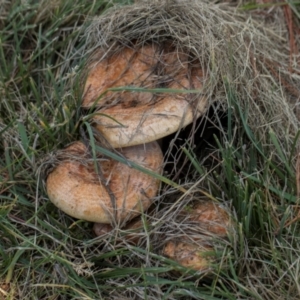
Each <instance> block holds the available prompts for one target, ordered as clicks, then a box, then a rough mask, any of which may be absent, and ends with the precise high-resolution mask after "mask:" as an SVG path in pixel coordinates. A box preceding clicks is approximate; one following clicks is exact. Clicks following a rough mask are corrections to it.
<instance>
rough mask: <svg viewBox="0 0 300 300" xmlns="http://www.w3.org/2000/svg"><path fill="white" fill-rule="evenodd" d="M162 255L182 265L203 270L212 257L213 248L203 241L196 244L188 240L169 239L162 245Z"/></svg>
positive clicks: (208, 264) (209, 263)
mask: <svg viewBox="0 0 300 300" xmlns="http://www.w3.org/2000/svg"><path fill="white" fill-rule="evenodd" d="M163 255H165V256H167V257H168V258H170V259H173V260H175V261H176V262H177V263H179V264H180V265H182V266H183V267H186V268H191V269H194V270H196V271H205V270H207V269H208V268H209V267H210V265H211V262H212V260H213V259H214V249H213V248H212V247H210V246H208V245H206V244H205V243H204V242H203V243H202V244H200V245H197V244H195V243H192V242H188V241H185V242H180V241H178V242H177V241H170V242H168V243H167V244H166V246H165V247H164V249H163Z"/></svg>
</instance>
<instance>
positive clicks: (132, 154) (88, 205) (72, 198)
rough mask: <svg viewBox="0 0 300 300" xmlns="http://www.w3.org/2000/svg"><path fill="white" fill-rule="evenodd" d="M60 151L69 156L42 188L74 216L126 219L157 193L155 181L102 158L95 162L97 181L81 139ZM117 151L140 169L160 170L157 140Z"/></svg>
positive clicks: (142, 208)
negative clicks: (100, 173) (98, 172)
mask: <svg viewBox="0 0 300 300" xmlns="http://www.w3.org/2000/svg"><path fill="white" fill-rule="evenodd" d="M63 152H64V153H66V154H67V153H69V158H68V159H65V160H63V161H61V162H60V163H59V164H58V165H57V166H56V167H55V168H54V169H53V171H52V172H51V173H50V174H49V175H48V177H47V180H46V189H47V192H48V196H49V199H50V200H51V201H52V202H53V203H54V204H55V205H56V206H57V207H58V208H60V209H61V210H62V211H64V212H65V213H67V214H68V215H70V216H72V217H74V218H78V219H83V220H86V221H91V222H99V223H107V224H109V223H113V221H124V220H129V219H131V218H133V217H135V216H136V215H138V214H140V213H141V211H143V210H146V209H147V208H148V207H149V206H150V205H151V203H152V200H153V197H155V196H156V194H157V191H158V189H159V184H160V182H159V180H157V179H155V178H153V177H151V176H149V175H147V174H144V173H142V172H140V171H138V170H136V169H134V168H131V167H130V166H128V165H125V164H122V163H120V162H117V161H115V160H112V159H104V158H103V157H102V160H101V161H100V162H99V165H100V168H101V171H102V180H101V176H99V175H98V174H97V173H96V172H95V168H94V162H93V159H91V156H90V155H89V153H88V150H87V149H86V147H85V146H84V144H83V143H81V142H76V143H73V144H72V145H70V146H69V147H67V148H66V149H64V150H63ZM119 152H120V153H121V154H122V155H123V156H124V157H126V158H127V159H128V160H129V161H132V162H135V163H137V164H139V165H141V166H143V167H144V168H147V169H149V170H152V171H155V172H158V173H160V172H161V170H162V164H163V154H162V152H161V149H160V147H159V145H158V144H157V142H153V143H149V144H145V145H139V146H135V147H128V148H124V149H122V150H119ZM106 187H108V188H106ZM110 191H111V192H112V194H111V196H110ZM115 218H116V219H115Z"/></svg>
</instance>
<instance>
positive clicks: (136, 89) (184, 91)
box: [102, 86, 201, 95]
mask: <svg viewBox="0 0 300 300" xmlns="http://www.w3.org/2000/svg"><path fill="white" fill-rule="evenodd" d="M108 91H113V92H122V91H126V92H145V93H146V92H150V93H166V94H167V93H170V94H199V93H200V92H201V90H192V89H169V88H155V89H146V88H141V87H126V86H124V87H115V88H109V89H107V90H106V91H105V92H104V93H103V94H102V95H105V94H106V93H107V92H108Z"/></svg>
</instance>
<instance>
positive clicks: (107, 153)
mask: <svg viewBox="0 0 300 300" xmlns="http://www.w3.org/2000/svg"><path fill="white" fill-rule="evenodd" d="M95 148H96V150H97V151H98V152H99V153H101V154H103V155H105V156H107V157H109V158H112V159H114V160H116V161H118V162H121V163H123V164H125V165H127V166H129V167H132V168H134V169H136V170H139V171H141V172H143V173H145V174H147V175H150V176H152V177H153V178H156V179H159V180H160V181H162V182H164V183H166V184H168V185H170V186H172V187H174V188H176V189H178V190H179V191H181V192H182V193H185V192H186V191H187V190H186V189H185V188H184V187H182V186H180V185H179V184H177V183H176V182H174V181H172V180H170V179H168V178H166V177H165V176H162V175H160V174H158V173H156V172H153V171H150V170H148V169H146V168H143V167H142V166H140V165H138V164H136V163H134V162H132V161H129V160H127V159H125V158H123V157H121V156H119V155H117V154H115V153H113V152H111V151H109V150H107V149H105V148H103V147H100V146H98V145H95Z"/></svg>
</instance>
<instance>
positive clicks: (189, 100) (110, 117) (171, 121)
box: [82, 45, 207, 148]
mask: <svg viewBox="0 0 300 300" xmlns="http://www.w3.org/2000/svg"><path fill="white" fill-rule="evenodd" d="M132 51H133V50H128V49H126V50H124V53H120V54H116V55H115V56H113V63H109V62H106V61H105V60H103V61H101V62H100V63H99V64H97V65H96V66H95V67H94V68H92V69H91V70H90V73H89V75H88V77H87V81H86V85H85V91H86V92H85V97H84V101H83V104H82V105H83V107H89V106H91V104H92V103H93V100H95V99H96V98H97V96H98V97H99V96H100V94H101V93H103V92H104V91H106V90H107V88H109V87H111V86H113V83H115V84H116V85H115V86H119V85H123V84H125V83H127V84H130V85H135V86H137V87H141V86H142V87H144V86H147V87H150V88H151V87H152V88H155V87H157V86H159V87H164V88H170V89H175V90H178V89H179V90H181V91H182V92H183V91H184V90H190V89H192V90H197V91H199V92H197V93H196V94H193V93H189V92H188V91H187V92H186V93H178V92H175V93H157V94H154V93H152V94H151V93H146V94H145V95H144V96H143V97H142V96H141V94H143V93H135V92H133V93H131V96H130V97H128V96H127V95H128V94H122V93H121V94H119V93H115V94H109V95H108V96H106V95H104V96H103V99H102V102H101V101H100V104H99V105H98V107H99V108H98V110H97V111H96V112H95V114H94V116H93V119H92V120H93V123H94V125H95V127H96V128H97V130H98V131H99V132H100V133H101V134H102V135H103V136H104V137H105V139H106V140H107V141H108V142H109V143H110V145H111V146H112V147H114V148H118V147H128V146H133V145H138V144H143V143H148V142H151V141H154V140H157V139H160V138H162V137H165V136H167V135H169V134H172V133H174V132H175V131H177V130H179V129H180V128H182V127H185V126H186V125H188V124H190V123H191V122H192V121H193V120H194V119H195V118H196V117H199V116H200V115H201V114H203V113H204V111H205V109H206V106H207V98H206V97H204V96H200V92H201V89H202V87H203V84H202V83H203V80H204V73H203V70H202V68H201V67H200V65H199V63H195V62H194V64H193V65H192V64H191V63H190V62H189V56H188V55H187V54H184V53H178V52H177V51H175V49H174V48H172V47H166V49H165V52H163V53H162V54H159V53H158V52H157V50H156V49H155V47H154V46H153V45H151V46H147V47H143V48H140V49H137V50H136V51H137V53H139V52H140V54H136V56H135V59H133V60H130V59H128V58H127V55H128V56H130V55H131V54H128V53H131V52H132ZM134 53H136V52H134ZM145 53H147V55H146V54H145ZM151 55H152V56H151ZM145 58H147V59H145ZM144 59H145V61H144ZM136 60H137V61H136ZM131 61H132V62H131ZM157 61H158V62H157ZM117 62H119V63H120V65H121V66H123V65H124V63H127V65H126V66H124V67H118V68H116V67H115V65H118V66H119V64H118V63H117ZM130 62H131V65H130V72H129V71H128V68H129V67H128V64H129V63H130ZM152 63H153V65H152V68H151V64H152ZM159 66H160V68H159ZM114 69H116V71H117V75H115V74H114ZM156 69H159V70H160V73H157V74H156V77H155V74H154V73H153V70H156ZM128 72H129V73H130V76H129V75H128ZM143 72H145V74H144V73H143ZM96 74H97V75H96ZM134 75H135V76H136V77H135V76H134ZM125 76H129V79H128V80H127V79H126V78H125ZM95 77H96V78H99V79H98V81H97V80H95V79H94V78H95ZM116 77H117V79H115V78H116ZM155 78H157V82H155V80H154V79H155ZM145 82H147V84H145ZM151 85H152V86H151ZM125 95H126V97H125Z"/></svg>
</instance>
